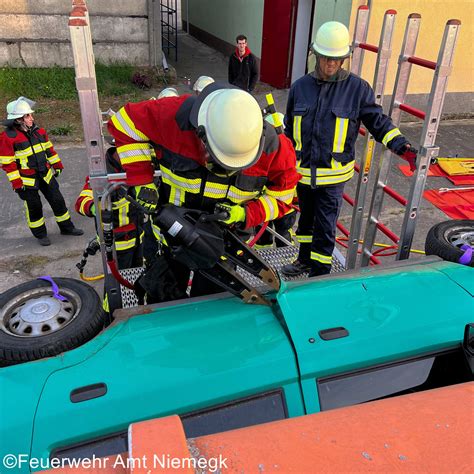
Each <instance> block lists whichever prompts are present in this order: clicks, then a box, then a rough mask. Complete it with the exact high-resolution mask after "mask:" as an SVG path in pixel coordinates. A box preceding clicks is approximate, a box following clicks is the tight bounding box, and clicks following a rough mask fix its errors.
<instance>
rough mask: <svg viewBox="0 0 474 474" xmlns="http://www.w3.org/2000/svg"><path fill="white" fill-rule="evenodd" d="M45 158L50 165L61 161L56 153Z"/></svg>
mask: <svg viewBox="0 0 474 474" xmlns="http://www.w3.org/2000/svg"><path fill="white" fill-rule="evenodd" d="M47 158H48V161H49V163H50V164H51V165H54V164H56V163H59V162H60V161H61V160H60V158H59V156H58V154H57V153H56V154H55V155H53V156H48V157H47Z"/></svg>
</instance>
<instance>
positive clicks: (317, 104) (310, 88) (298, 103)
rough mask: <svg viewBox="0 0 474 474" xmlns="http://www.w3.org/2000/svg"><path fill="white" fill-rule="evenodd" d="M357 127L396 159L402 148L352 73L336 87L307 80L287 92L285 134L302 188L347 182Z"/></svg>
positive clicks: (372, 98) (371, 93)
mask: <svg viewBox="0 0 474 474" xmlns="http://www.w3.org/2000/svg"><path fill="white" fill-rule="evenodd" d="M361 122H362V123H363V124H364V125H365V127H366V128H367V130H368V131H369V132H370V133H371V134H372V135H373V136H374V138H375V140H377V141H378V142H381V143H383V144H384V145H385V146H386V147H388V148H389V149H391V150H392V151H394V152H395V153H398V152H399V151H400V150H401V149H402V148H403V146H404V145H405V144H406V143H407V140H406V139H405V137H404V136H403V135H402V134H401V132H400V130H399V129H398V128H397V127H395V125H394V124H393V123H392V121H391V119H390V117H388V116H387V115H385V114H384V113H383V111H382V107H380V106H379V105H377V104H376V103H375V96H374V91H373V90H372V88H371V87H370V85H369V84H368V83H367V82H366V81H364V80H363V79H361V78H360V77H358V76H356V75H354V74H352V73H351V74H349V75H348V77H347V78H346V79H345V80H341V81H338V82H325V81H320V80H318V79H317V78H316V77H315V76H314V75H312V74H307V75H305V76H303V77H302V78H300V79H298V80H297V81H296V82H295V83H294V84H293V85H292V86H291V89H290V93H289V96H288V104H287V110H286V117H285V126H286V128H285V133H286V134H287V136H288V137H289V138H290V139H291V141H292V142H293V144H294V146H295V150H296V155H297V159H298V171H299V172H300V173H301V174H302V178H301V181H300V182H301V184H306V185H311V186H312V187H315V186H325V185H331V184H338V183H343V182H345V181H348V180H349V179H350V178H352V176H353V175H354V157H355V156H354V148H355V142H356V139H357V136H358V132H359V127H360V123H361Z"/></svg>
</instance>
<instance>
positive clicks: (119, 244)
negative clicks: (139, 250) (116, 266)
mask: <svg viewBox="0 0 474 474" xmlns="http://www.w3.org/2000/svg"><path fill="white" fill-rule="evenodd" d="M136 242H137V239H136V238H135V237H134V238H133V239H130V240H118V241H117V240H116V241H115V250H117V251H118V252H120V251H121V250H128V249H132V248H133V247H135V245H136Z"/></svg>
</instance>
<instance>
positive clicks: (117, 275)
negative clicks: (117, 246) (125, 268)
mask: <svg viewBox="0 0 474 474" xmlns="http://www.w3.org/2000/svg"><path fill="white" fill-rule="evenodd" d="M107 264H108V266H109V268H110V271H111V272H112V275H113V276H114V278H115V279H116V280H117V281H118V282H119V283H120V284H121V285H123V286H125V287H127V288H129V289H130V290H133V289H134V288H133V285H132V284H131V283H130V282H129V281H127V280H125V278H124V277H123V276H122V275H121V274H120V272H119V271H118V268H117V263H116V262H115V260H113V259H112V260H107Z"/></svg>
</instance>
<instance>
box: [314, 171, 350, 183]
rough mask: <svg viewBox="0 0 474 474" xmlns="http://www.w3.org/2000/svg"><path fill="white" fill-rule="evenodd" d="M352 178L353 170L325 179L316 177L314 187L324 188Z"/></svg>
mask: <svg viewBox="0 0 474 474" xmlns="http://www.w3.org/2000/svg"><path fill="white" fill-rule="evenodd" d="M353 176H354V170H353V169H352V170H351V171H349V172H347V173H344V174H342V175H339V176H327V177H320V176H318V177H317V178H316V185H317V186H326V185H328V184H339V183H345V182H346V181H349V180H350V179H351V178H352V177H353Z"/></svg>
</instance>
